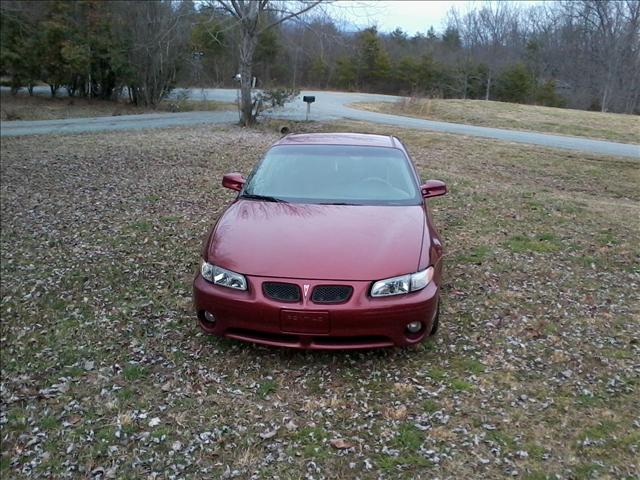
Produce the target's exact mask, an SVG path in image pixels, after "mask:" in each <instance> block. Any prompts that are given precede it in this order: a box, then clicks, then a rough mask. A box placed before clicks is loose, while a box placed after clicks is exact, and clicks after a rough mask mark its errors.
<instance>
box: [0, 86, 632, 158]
mask: <svg viewBox="0 0 640 480" xmlns="http://www.w3.org/2000/svg"><path fill="white" fill-rule="evenodd" d="M43 91H44V92H46V91H47V88H46V87H44V88H43ZM180 91H186V92H188V93H189V96H190V97H191V98H192V99H194V100H199V99H202V100H204V99H207V100H217V101H223V102H233V101H235V100H236V90H233V89H189V90H176V91H174V92H173V95H177V94H178V93H179V92H180ZM302 95H315V97H316V102H315V103H314V104H312V106H311V117H310V119H312V120H321V121H322V120H337V119H350V120H361V121H365V122H372V123H379V124H385V125H394V126H397V127H403V128H413V129H420V130H432V131H437V132H443V133H453V134H460V135H471V136H476V137H484V138H493V139H496V140H503V141H508V142H518V143H528V144H533V145H540V146H544V147H551V148H562V149H569V150H576V151H581V152H588V153H597V154H604V155H615V156H624V157H632V158H636V159H640V145H635V144H624V143H616V142H608V141H605V140H592V139H589V138H580V137H569V136H563V135H552V134H546V133H536V132H524V131H519V130H505V129H499V128H488V127H478V126H474V125H464V124H459V123H447V122H436V121H432V120H423V119H419V118H411V117H402V116H398V115H388V114H384V113H376V112H368V111H364V110H357V109H354V108H350V107H348V106H347V105H348V104H350V103H354V102H379V101H383V102H384V101H387V102H394V101H396V100H398V99H399V98H400V97H396V96H391V95H375V94H366V93H347V92H326V91H303V92H301V94H300V98H299V99H297V100H295V101H294V102H292V103H290V104H288V105H287V106H286V107H285V108H284V109H281V110H277V111H274V112H271V113H268V114H267V115H269V116H272V117H277V118H283V119H289V120H304V118H305V112H306V104H305V103H304V102H302ZM237 120H238V114H237V112H235V111H217V112H184V113H152V114H143V115H122V116H116V117H92V118H73V119H66V120H39V121H12V122H0V136H3V137H4V136H15V135H38V134H64V133H82V132H97V131H110V130H134V129H143V128H165V127H172V126H183V125H195V124H203V123H213V124H215V123H231V122H235V121H237ZM639 137H640V134H639Z"/></svg>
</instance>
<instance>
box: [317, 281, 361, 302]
mask: <svg viewBox="0 0 640 480" xmlns="http://www.w3.org/2000/svg"><path fill="white" fill-rule="evenodd" d="M351 293H353V288H352V287H349V286H348V285H319V286H317V287H316V288H314V289H313V294H312V295H311V301H312V302H314V303H342V302H346V301H347V300H349V297H350V296H351Z"/></svg>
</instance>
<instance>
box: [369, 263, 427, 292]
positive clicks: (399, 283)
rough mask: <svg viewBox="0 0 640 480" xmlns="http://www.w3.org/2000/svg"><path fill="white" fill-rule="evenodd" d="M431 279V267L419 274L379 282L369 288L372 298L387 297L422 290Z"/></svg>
mask: <svg viewBox="0 0 640 480" xmlns="http://www.w3.org/2000/svg"><path fill="white" fill-rule="evenodd" d="M431 279H433V267H429V268H427V269H426V270H422V271H421V272H416V273H410V274H407V275H401V276H399V277H393V278H387V279H385V280H379V281H377V282H376V283H374V284H373V286H372V287H371V296H372V297H389V296H391V295H403V294H405V293H409V292H415V291H417V290H422V289H423V288H424V287H426V286H427V285H429V282H430V281H431Z"/></svg>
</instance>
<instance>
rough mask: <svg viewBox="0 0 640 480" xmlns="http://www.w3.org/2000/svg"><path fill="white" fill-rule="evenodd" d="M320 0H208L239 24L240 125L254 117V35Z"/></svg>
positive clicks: (248, 123) (253, 119) (318, 2)
mask: <svg viewBox="0 0 640 480" xmlns="http://www.w3.org/2000/svg"><path fill="white" fill-rule="evenodd" d="M321 1H322V0H312V1H305V0H301V1H295V2H289V1H273V0H209V3H210V4H213V5H214V6H215V5H217V6H218V7H219V8H221V9H223V10H224V11H225V12H226V13H227V14H229V15H230V16H231V17H232V18H234V19H235V20H236V22H237V23H238V25H239V27H240V31H241V38H240V42H239V45H238V48H239V54H240V55H239V72H238V73H239V74H240V103H241V107H240V111H241V120H240V121H241V123H242V124H243V125H245V126H248V125H252V124H253V123H255V120H256V103H255V102H254V100H253V98H252V96H251V90H252V86H253V85H252V83H253V55H254V53H255V50H256V46H257V44H258V36H259V35H260V34H261V33H262V32H264V31H265V30H267V29H269V28H273V27H275V26H276V25H279V24H281V23H283V22H286V21H287V20H291V19H298V18H300V16H301V15H303V14H304V13H306V12H308V11H309V10H311V9H312V8H314V7H316V6H317V5H319V4H320V3H321Z"/></svg>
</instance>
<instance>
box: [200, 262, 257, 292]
mask: <svg viewBox="0 0 640 480" xmlns="http://www.w3.org/2000/svg"><path fill="white" fill-rule="evenodd" d="M200 273H202V277H203V278H204V279H205V280H208V281H209V282H211V283H214V284H216V285H221V286H223V287H229V288H235V289H236V290H246V289H247V279H246V278H245V277H244V275H241V274H239V273H236V272H232V271H231V270H227V269H225V268H222V267H218V266H217V265H211V264H210V263H208V262H202V267H200Z"/></svg>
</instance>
